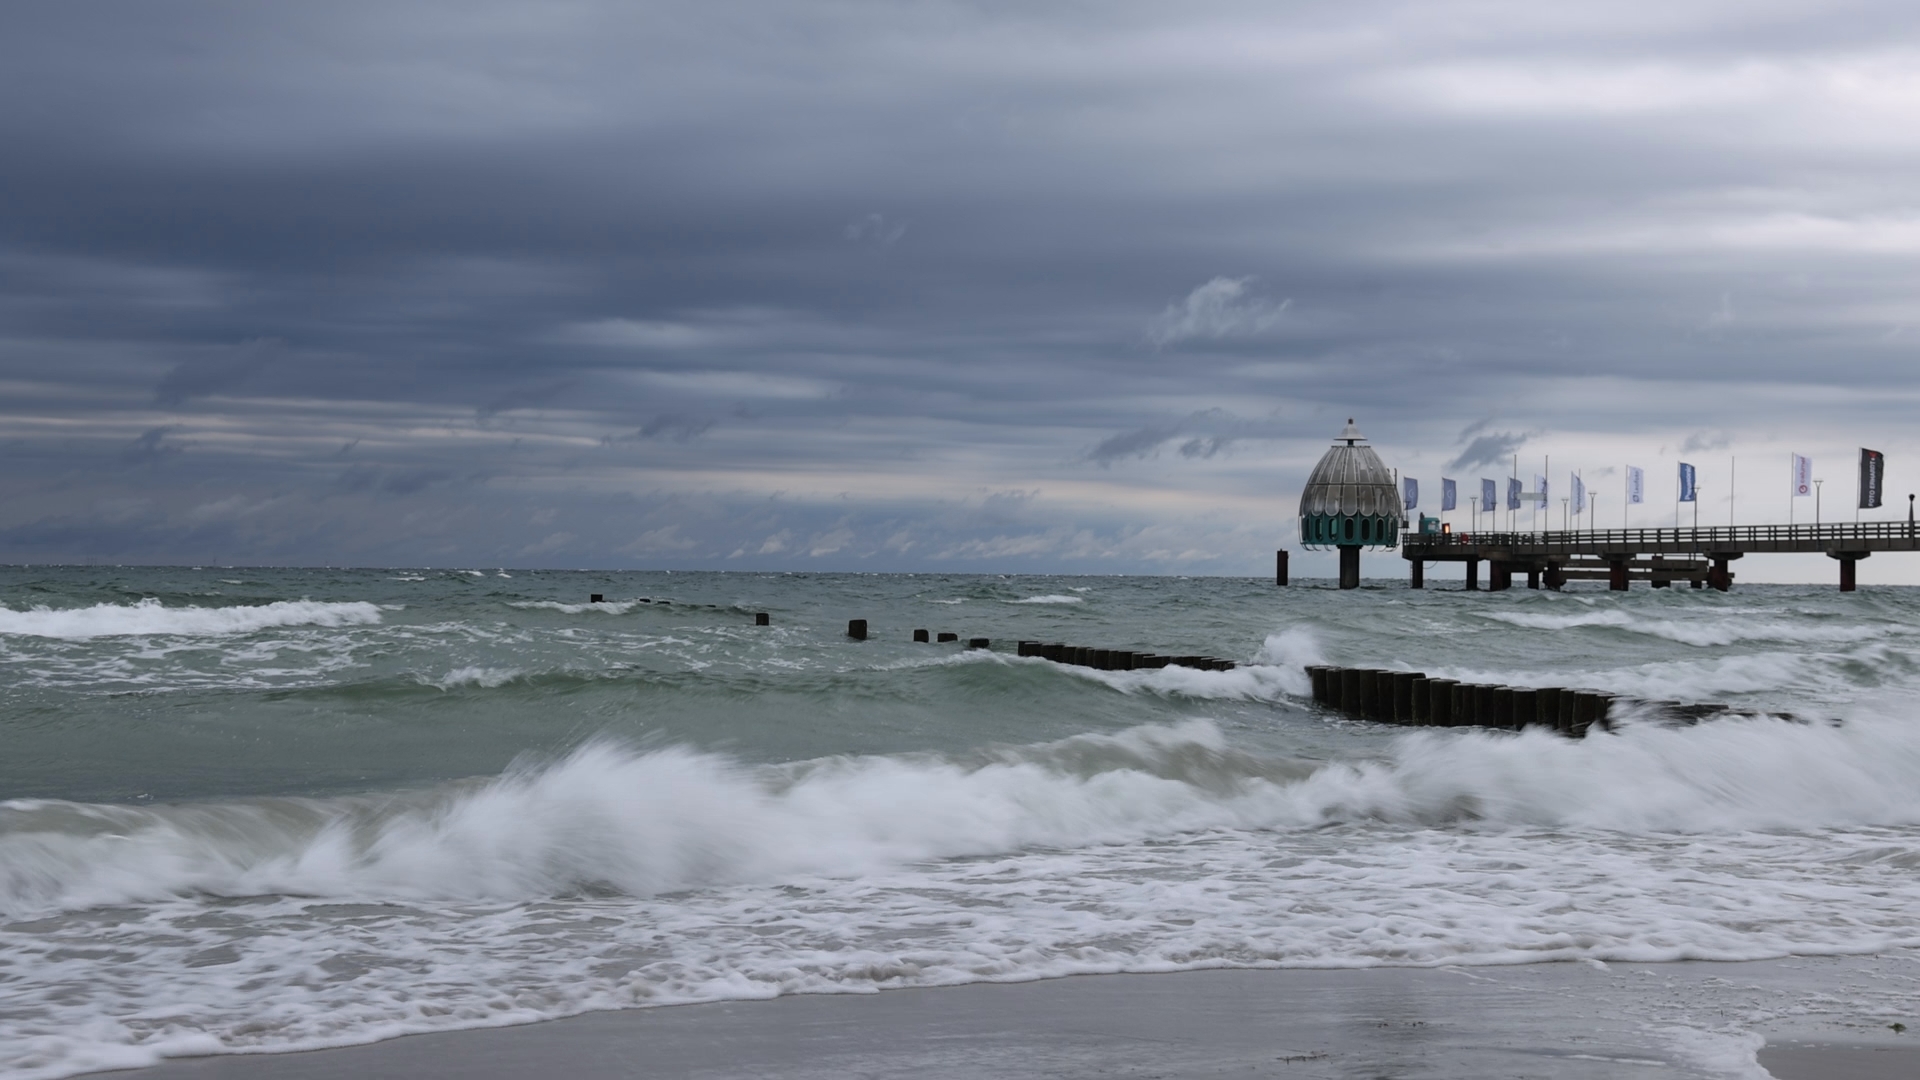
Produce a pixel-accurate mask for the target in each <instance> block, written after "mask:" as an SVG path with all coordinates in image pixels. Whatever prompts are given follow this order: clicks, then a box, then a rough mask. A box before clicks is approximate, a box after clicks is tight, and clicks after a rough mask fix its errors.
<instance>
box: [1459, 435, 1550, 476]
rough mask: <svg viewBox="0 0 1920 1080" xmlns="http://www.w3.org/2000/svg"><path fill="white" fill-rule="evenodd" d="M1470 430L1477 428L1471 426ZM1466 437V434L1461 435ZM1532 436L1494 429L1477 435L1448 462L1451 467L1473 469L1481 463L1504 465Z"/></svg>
mask: <svg viewBox="0 0 1920 1080" xmlns="http://www.w3.org/2000/svg"><path fill="white" fill-rule="evenodd" d="M1467 430H1468V431H1473V430H1476V428H1469V429H1467ZM1461 437H1462V438H1465V436H1464V435H1462V436H1461ZM1531 437H1532V436H1531V435H1530V434H1528V433H1527V432H1514V431H1494V432H1488V433H1487V434H1485V435H1476V436H1474V438H1473V441H1471V442H1469V443H1467V445H1466V448H1465V449H1464V450H1461V451H1460V453H1459V455H1458V456H1457V457H1455V458H1454V459H1453V460H1452V461H1449V462H1448V463H1447V468H1449V469H1472V468H1475V467H1478V466H1481V465H1504V464H1506V462H1507V461H1508V460H1509V459H1511V458H1512V457H1513V456H1514V454H1515V452H1517V451H1518V450H1519V449H1520V448H1521V447H1522V446H1525V445H1526V444H1527V440H1528V439H1529V438H1531Z"/></svg>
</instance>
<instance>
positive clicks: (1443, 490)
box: [1440, 476, 1460, 512]
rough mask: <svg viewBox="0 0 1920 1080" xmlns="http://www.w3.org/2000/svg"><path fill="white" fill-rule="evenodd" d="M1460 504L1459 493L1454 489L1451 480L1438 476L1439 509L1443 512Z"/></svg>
mask: <svg viewBox="0 0 1920 1080" xmlns="http://www.w3.org/2000/svg"><path fill="white" fill-rule="evenodd" d="M1459 505H1460V498H1459V493H1458V492H1457V491H1455V490H1454V486H1453V481H1451V480H1449V479H1447V478H1446V477H1444V476H1443V477H1441V478H1440V509H1441V510H1442V511H1443V512H1444V511H1447V510H1451V509H1453V508H1454V507H1456V506H1459Z"/></svg>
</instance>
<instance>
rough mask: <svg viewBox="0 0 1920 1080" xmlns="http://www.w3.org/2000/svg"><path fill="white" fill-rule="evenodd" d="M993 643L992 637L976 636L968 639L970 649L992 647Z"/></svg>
mask: <svg viewBox="0 0 1920 1080" xmlns="http://www.w3.org/2000/svg"><path fill="white" fill-rule="evenodd" d="M992 645H993V639H992V638H983V637H976V638H968V639H967V648H969V649H985V648H989V647H991V646H992Z"/></svg>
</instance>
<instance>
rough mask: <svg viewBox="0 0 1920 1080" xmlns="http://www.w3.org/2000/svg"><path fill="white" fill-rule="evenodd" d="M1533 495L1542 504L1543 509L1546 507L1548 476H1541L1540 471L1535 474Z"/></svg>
mask: <svg viewBox="0 0 1920 1080" xmlns="http://www.w3.org/2000/svg"><path fill="white" fill-rule="evenodd" d="M1533 497H1534V500H1535V501H1536V502H1538V503H1539V504H1540V508H1541V509H1543V510H1544V509H1546V506H1547V478H1546V477H1544V476H1541V475H1540V474H1539V473H1534V474H1533Z"/></svg>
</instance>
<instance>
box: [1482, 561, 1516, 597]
mask: <svg viewBox="0 0 1920 1080" xmlns="http://www.w3.org/2000/svg"><path fill="white" fill-rule="evenodd" d="M1511 588H1513V564H1512V563H1510V562H1501V561H1500V560H1498V559H1494V560H1491V561H1489V562H1488V563H1487V591H1488V592H1502V591H1504V590H1507V589H1511Z"/></svg>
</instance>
